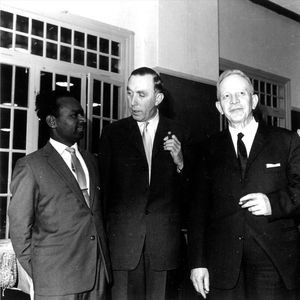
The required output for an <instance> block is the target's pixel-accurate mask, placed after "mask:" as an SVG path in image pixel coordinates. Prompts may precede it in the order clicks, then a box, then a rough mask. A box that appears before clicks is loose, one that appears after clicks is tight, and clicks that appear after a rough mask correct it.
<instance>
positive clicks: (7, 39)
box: [0, 30, 12, 49]
mask: <svg viewBox="0 0 300 300" xmlns="http://www.w3.org/2000/svg"><path fill="white" fill-rule="evenodd" d="M0 47H2V48H8V49H9V48H12V33H11V32H7V31H3V30H0Z"/></svg>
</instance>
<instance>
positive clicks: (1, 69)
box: [0, 64, 12, 104]
mask: <svg viewBox="0 0 300 300" xmlns="http://www.w3.org/2000/svg"><path fill="white" fill-rule="evenodd" d="M11 85H12V66H10V65H6V64H0V90H1V91H0V93H1V94H0V103H1V104H3V103H11Z"/></svg>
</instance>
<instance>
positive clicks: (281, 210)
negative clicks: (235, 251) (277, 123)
mask: <svg viewBox="0 0 300 300" xmlns="http://www.w3.org/2000/svg"><path fill="white" fill-rule="evenodd" d="M286 176H287V182H288V183H287V187H286V189H281V190H278V191H274V192H272V193H270V194H267V196H268V198H269V200H270V203H271V207H272V215H271V216H270V217H269V220H270V221H273V220H276V219H281V218H286V217H294V218H299V217H300V138H299V136H298V135H297V134H296V133H294V134H293V135H292V136H291V138H290V146H289V155H288V163H287V169H286Z"/></svg>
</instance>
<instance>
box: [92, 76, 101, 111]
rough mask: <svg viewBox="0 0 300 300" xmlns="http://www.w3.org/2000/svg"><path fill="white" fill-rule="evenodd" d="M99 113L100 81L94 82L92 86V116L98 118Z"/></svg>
mask: <svg viewBox="0 0 300 300" xmlns="http://www.w3.org/2000/svg"><path fill="white" fill-rule="evenodd" d="M100 113H101V81H99V80H94V85H93V115H96V116H100Z"/></svg>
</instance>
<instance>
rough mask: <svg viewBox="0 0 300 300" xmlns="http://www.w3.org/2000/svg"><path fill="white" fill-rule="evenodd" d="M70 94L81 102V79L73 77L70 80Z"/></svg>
mask: <svg viewBox="0 0 300 300" xmlns="http://www.w3.org/2000/svg"><path fill="white" fill-rule="evenodd" d="M70 83H71V85H70V92H71V93H72V94H73V95H74V97H75V98H76V100H78V101H79V102H80V99H81V78H77V77H71V78H70Z"/></svg>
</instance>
